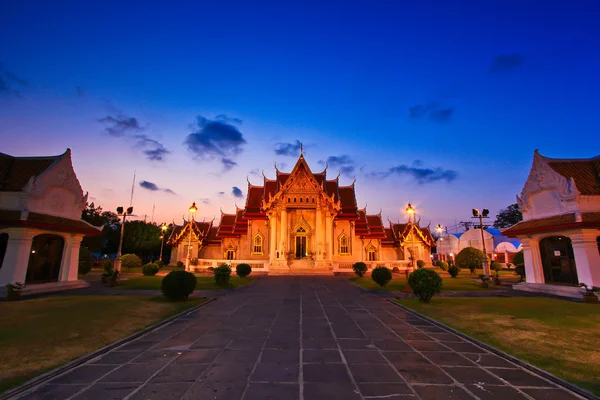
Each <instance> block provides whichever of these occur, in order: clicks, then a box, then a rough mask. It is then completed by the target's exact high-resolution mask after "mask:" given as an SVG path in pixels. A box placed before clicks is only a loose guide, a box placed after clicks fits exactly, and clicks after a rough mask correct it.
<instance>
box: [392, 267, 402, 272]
mask: <svg viewBox="0 0 600 400" xmlns="http://www.w3.org/2000/svg"><path fill="white" fill-rule="evenodd" d="M392 272H395V273H396V272H400V268H398V267H394V268H392Z"/></svg>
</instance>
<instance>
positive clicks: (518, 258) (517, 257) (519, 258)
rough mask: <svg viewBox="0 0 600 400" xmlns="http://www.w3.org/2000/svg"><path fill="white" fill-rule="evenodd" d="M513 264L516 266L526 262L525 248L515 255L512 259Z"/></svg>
mask: <svg viewBox="0 0 600 400" xmlns="http://www.w3.org/2000/svg"><path fill="white" fill-rule="evenodd" d="M512 262H513V264H515V266H517V267H518V266H519V265H524V264H525V259H524V258H523V250H521V251H519V252H518V253H517V254H515V255H514V256H513V260H512Z"/></svg>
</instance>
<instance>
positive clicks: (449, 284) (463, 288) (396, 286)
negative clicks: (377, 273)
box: [350, 274, 495, 292]
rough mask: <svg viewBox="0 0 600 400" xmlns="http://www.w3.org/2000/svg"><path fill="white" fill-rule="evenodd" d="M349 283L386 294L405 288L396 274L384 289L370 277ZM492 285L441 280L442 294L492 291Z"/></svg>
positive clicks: (402, 278) (465, 279)
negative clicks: (483, 285) (485, 285)
mask: <svg viewBox="0 0 600 400" xmlns="http://www.w3.org/2000/svg"><path fill="white" fill-rule="evenodd" d="M350 281H352V282H354V283H356V284H357V285H359V286H362V287H363V288H365V289H368V290H383V291H388V292H401V291H403V290H404V288H405V287H406V277H404V275H402V276H400V275H398V274H394V276H393V277H392V280H391V281H390V282H389V283H388V284H387V285H386V286H384V287H381V286H379V285H378V284H376V283H375V282H374V281H373V280H372V279H371V276H370V275H369V276H363V277H362V278H359V277H357V276H356V277H352V278H350ZM494 287H495V286H494V285H493V284H491V285H489V288H487V289H486V288H483V287H481V283H480V282H479V280H475V278H474V277H473V278H466V277H465V278H450V277H447V278H443V287H442V291H443V292H475V291H486V290H488V291H489V290H494Z"/></svg>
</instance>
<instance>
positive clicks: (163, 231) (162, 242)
mask: <svg viewBox="0 0 600 400" xmlns="http://www.w3.org/2000/svg"><path fill="white" fill-rule="evenodd" d="M167 229H169V227H168V226H167V225H166V224H162V225H161V227H160V230H161V231H162V234H161V235H160V240H161V242H160V258H159V260H161V261H162V256H163V246H164V244H165V233H166V232H167Z"/></svg>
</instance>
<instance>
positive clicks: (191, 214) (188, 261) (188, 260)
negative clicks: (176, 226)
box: [185, 202, 198, 271]
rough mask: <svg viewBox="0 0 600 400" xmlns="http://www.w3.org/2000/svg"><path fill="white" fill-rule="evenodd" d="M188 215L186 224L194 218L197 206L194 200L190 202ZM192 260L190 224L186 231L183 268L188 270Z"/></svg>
mask: <svg viewBox="0 0 600 400" xmlns="http://www.w3.org/2000/svg"><path fill="white" fill-rule="evenodd" d="M188 211H189V216H188V224H190V223H191V222H192V221H193V220H194V214H195V213H196V211H198V207H196V202H194V203H192V205H191V207H190V209H189V210H188ZM191 261H192V226H191V225H190V231H189V232H188V253H187V258H186V260H185V270H186V271H189V270H190V264H191Z"/></svg>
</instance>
